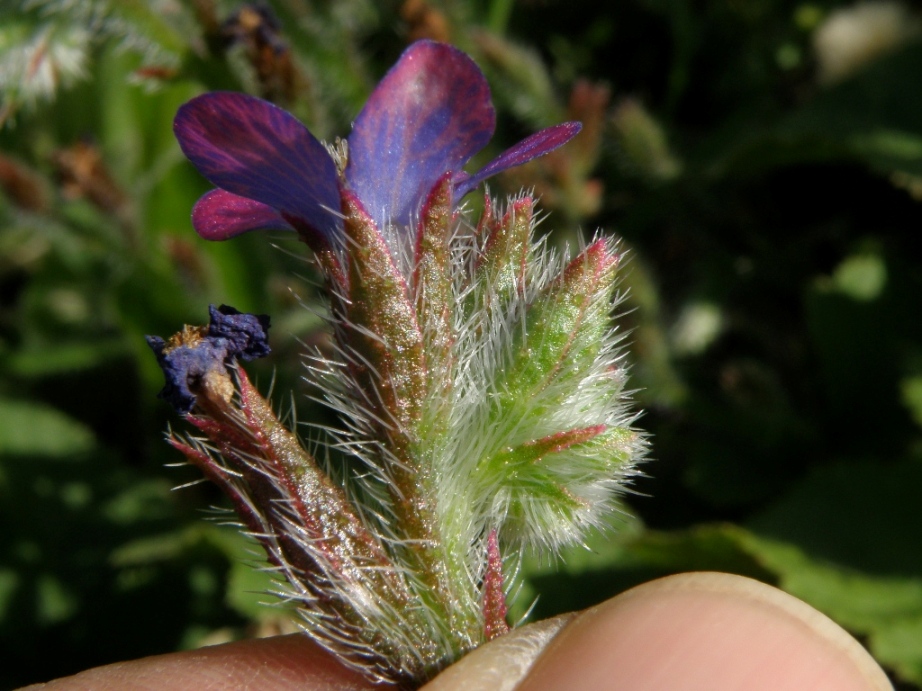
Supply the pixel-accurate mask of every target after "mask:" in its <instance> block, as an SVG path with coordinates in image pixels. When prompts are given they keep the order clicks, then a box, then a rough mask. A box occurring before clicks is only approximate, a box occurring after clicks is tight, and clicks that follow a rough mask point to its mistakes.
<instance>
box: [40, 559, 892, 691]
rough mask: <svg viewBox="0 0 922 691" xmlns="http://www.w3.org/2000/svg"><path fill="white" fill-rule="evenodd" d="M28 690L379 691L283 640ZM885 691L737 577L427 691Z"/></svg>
mask: <svg viewBox="0 0 922 691" xmlns="http://www.w3.org/2000/svg"><path fill="white" fill-rule="evenodd" d="M27 688H28V689H46V690H47V691H78V690H79V691H90V690H92V691H110V690H111V691H116V689H117V690H118V691H142V690H143V691H148V690H149V691H153V690H154V689H158V690H159V689H175V690H176V691H185V690H186V689H188V690H189V691H192V690H193V689H194V690H196V691H231V690H238V689H247V690H248V691H260V690H261V689H266V691H269V690H270V689H271V690H272V691H287V690H288V689H291V690H292V691H294V690H295V689H297V690H298V691H358V690H361V689H372V688H374V689H381V688H386V687H381V686H372V685H369V684H368V683H367V682H366V681H364V680H363V679H362V678H361V677H360V676H359V675H357V674H355V673H354V672H350V671H349V670H347V669H345V668H344V667H342V666H341V665H340V664H339V663H338V662H337V661H336V660H335V659H334V658H332V657H330V656H329V655H328V654H327V653H325V652H323V651H322V650H321V649H319V648H318V647H317V646H316V645H314V644H313V643H311V642H310V641H309V640H308V639H307V638H306V637H304V636H300V635H294V636H279V637H276V638H269V639H258V640H251V641H242V642H238V643H230V644H227V645H220V646H214V647H210V648H201V649H199V650H191V651H186V652H181V653H171V654H168V655H158V656H155V657H149V658H144V659H141V660H134V661H131V662H122V663H116V664H113V665H107V666H105V667H98V668H95V669H91V670H87V671H86V672H82V673H80V674H77V675H75V676H72V677H67V678H64V679H58V680H55V681H51V682H48V683H47V684H38V685H35V686H30V687H27ZM462 689H463V690H466V691H477V690H478V689H483V690H484V691H487V690H489V691H512V689H515V690H516V691H557V690H565V691H582V690H583V689H586V690H589V689H592V690H593V691H628V690H630V691H667V690H668V691H699V690H700V691H705V690H707V691H731V690H732V691H743V690H745V691H762V690H763V689H764V690H765V691H768V690H769V689H770V690H771V691H794V690H795V689H796V690H798V691H800V690H802V689H810V690H811V691H887V690H890V691H892V686H891V685H890V682H889V681H888V680H887V677H886V675H885V674H884V672H883V671H882V670H881V668H880V667H879V666H878V665H877V663H876V662H874V660H873V659H872V658H871V656H870V655H869V654H868V653H867V652H866V651H865V650H864V648H862V647H861V645H860V644H859V643H858V642H857V641H855V639H853V638H852V637H851V636H849V634H848V633H846V632H845V631H844V630H843V629H841V628H840V627H839V626H838V625H837V624H835V623H834V622H832V621H831V620H830V619H829V618H827V617H826V616H824V615H823V614H821V613H820V612H818V611H816V610H814V609H813V608H811V607H810V606H809V605H807V604H805V603H803V602H801V601H800V600H797V599H796V598H793V597H791V596H790V595H787V594H785V593H783V592H781V591H780V590H777V589H775V588H772V587H770V586H767V585H765V584H762V583H759V582H757V581H753V580H751V579H748V578H743V577H740V576H732V575H729V574H719V573H687V574H679V575H677V576H670V577H668V578H663V579H660V580H657V581H652V582H650V583H646V584H644V585H641V586H639V587H637V588H634V589H632V590H629V591H627V592H625V593H622V594H621V595H619V596H617V597H615V598H613V599H611V600H608V601H607V602H605V603H603V604H601V605H598V606H597V607H593V608H591V609H588V610H585V611H583V612H580V613H577V614H571V615H564V616H562V617H557V618H555V619H551V620H548V621H546V622H539V623H538V624H534V625H530V626H526V627H522V628H521V629H516V630H515V631H513V632H512V633H510V634H507V635H506V636H502V637H501V638H498V639H496V640H495V641H493V642H491V643H489V644H487V645H485V646H483V647H481V648H479V649H478V650H476V651H474V652H473V653H471V654H470V655H468V656H467V657H465V658H464V659H463V660H461V661H460V662H459V663H458V664H456V665H454V666H453V667H451V668H449V669H447V670H446V671H445V672H443V673H442V674H441V675H439V676H438V677H436V678H435V679H434V680H433V681H432V682H430V683H429V684H427V685H426V686H425V687H423V691H462Z"/></svg>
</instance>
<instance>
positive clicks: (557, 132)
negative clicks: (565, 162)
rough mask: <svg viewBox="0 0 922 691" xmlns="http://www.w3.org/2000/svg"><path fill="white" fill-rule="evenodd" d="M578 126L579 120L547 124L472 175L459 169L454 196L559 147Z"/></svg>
mask: <svg viewBox="0 0 922 691" xmlns="http://www.w3.org/2000/svg"><path fill="white" fill-rule="evenodd" d="M582 128H583V126H582V124H581V123H579V122H562V123H560V124H559V125H554V126H553V127H548V128H547V129H543V130H541V131H540V132H535V133H534V134H533V135H531V136H530V137H526V138H525V139H523V140H522V141H520V142H519V143H518V144H516V145H515V146H513V147H511V148H509V149H506V150H505V151H504V152H503V153H501V154H500V155H499V156H497V157H496V158H494V159H493V160H492V161H491V162H490V163H488V164H487V165H486V166H484V167H483V168H481V169H480V170H479V171H477V172H476V173H474V174H473V175H469V174H467V173H464V172H461V173H460V174H458V175H456V176H455V178H454V191H455V199H461V197H463V196H464V195H465V194H467V193H468V192H470V191H471V190H472V189H474V188H475V187H477V186H478V185H479V184H480V183H481V182H483V181H484V180H486V179H487V178H490V177H493V176H494V175H496V174H497V173H501V172H502V171H504V170H508V169H509V168H515V167H516V166H520V165H522V164H524V163H528V162H529V161H531V160H532V159H534V158H538V157H539V156H544V155H545V154H547V153H550V152H551V151H553V150H554V149H556V148H557V147H560V146H563V145H564V144H566V143H567V142H568V141H570V140H571V139H573V137H575V136H576V135H577V134H579V131H580V130H581V129H582Z"/></svg>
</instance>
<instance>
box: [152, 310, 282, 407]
mask: <svg viewBox="0 0 922 691" xmlns="http://www.w3.org/2000/svg"><path fill="white" fill-rule="evenodd" d="M208 314H209V316H210V320H209V323H208V330H207V332H206V333H205V334H204V336H202V334H201V333H200V332H198V331H193V334H192V337H191V338H184V335H185V333H186V332H185V331H183V332H180V334H179V336H180V339H181V340H180V342H179V343H176V342H175V341H174V340H173V339H171V340H170V342H169V343H168V342H167V341H165V340H164V339H162V338H160V337H159V336H147V337H146V339H147V344H148V345H149V346H150V348H151V350H153V351H154V353H155V354H156V356H157V363H158V364H159V365H160V368H161V369H162V370H163V377H164V386H163V389H161V391H160V393H159V394H157V395H158V396H159V397H160V398H162V399H163V400H165V401H166V402H167V403H169V404H170V405H172V406H173V408H175V409H176V411H177V412H178V413H180V414H181V415H186V414H188V413H190V412H192V409H193V408H194V407H195V401H196V394H195V393H194V392H193V389H195V388H196V387H197V386H198V385H199V382H200V381H201V379H202V377H204V376H206V375H207V374H208V373H210V372H212V371H214V370H219V371H226V370H227V367H229V366H231V365H233V363H234V361H235V360H237V359H240V360H246V361H249V360H254V359H255V358H259V357H263V356H265V355H268V354H269V352H270V349H269V334H268V331H269V317H268V316H266V315H265V314H244V313H241V312H239V311H237V310H235V309H234V308H233V307H228V306H227V305H221V306H220V307H215V306H214V305H211V306H210V307H209V308H208ZM174 338H175V337H174Z"/></svg>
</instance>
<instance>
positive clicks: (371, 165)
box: [346, 41, 496, 225]
mask: <svg viewBox="0 0 922 691" xmlns="http://www.w3.org/2000/svg"><path fill="white" fill-rule="evenodd" d="M495 126H496V114H495V112H494V110H493V104H492V102H491V99H490V88H489V86H488V85H487V82H486V79H485V78H484V76H483V73H482V72H481V71H480V69H479V68H478V67H477V65H476V64H474V61H473V60H471V59H470V58H469V57H468V56H467V55H465V54H464V53H462V52H461V51H460V50H458V49H457V48H454V47H452V46H448V45H445V44H441V43H434V42H432V41H418V42H416V43H414V44H413V45H412V46H410V47H409V48H408V49H407V50H406V51H405V52H404V53H403V55H402V56H401V58H400V60H398V62H397V64H396V65H394V67H392V68H391V70H390V71H389V72H388V73H387V74H386V75H385V77H384V79H383V80H382V81H381V83H380V84H379V85H378V87H377V88H376V89H375V91H374V93H372V95H371V98H369V100H368V103H366V104H365V107H364V108H363V109H362V112H361V113H359V115H358V117H357V118H356V120H355V126H354V128H353V130H352V134H351V135H349V164H348V166H347V167H346V179H347V181H348V182H349V186H350V187H351V188H352V190H353V191H354V192H355V193H356V195H357V196H358V198H359V199H361V201H362V205H363V206H364V207H365V209H366V211H367V212H368V213H369V214H370V215H371V216H372V218H374V219H375V220H376V221H378V222H387V221H391V222H394V223H397V224H399V225H407V224H408V223H409V222H410V215H411V214H413V213H415V212H416V211H417V208H416V207H417V205H418V204H419V203H420V202H421V201H422V200H423V199H425V198H426V194H427V193H428V192H429V190H430V189H431V188H432V186H433V185H434V184H435V183H436V182H437V181H438V179H439V178H440V177H441V176H442V175H444V174H445V173H447V172H453V171H460V170H461V168H462V167H463V166H464V164H465V163H467V162H468V161H469V160H470V159H471V157H472V156H473V155H474V154H476V153H477V152H478V151H480V150H481V149H482V148H483V147H485V146H486V145H487V142H489V141H490V137H492V136H493V129H494V128H495Z"/></svg>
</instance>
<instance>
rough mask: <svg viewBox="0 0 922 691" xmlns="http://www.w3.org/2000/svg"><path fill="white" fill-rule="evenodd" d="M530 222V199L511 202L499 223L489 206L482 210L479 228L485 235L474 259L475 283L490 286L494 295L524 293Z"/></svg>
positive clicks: (531, 204) (532, 211) (532, 212)
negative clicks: (476, 278) (476, 263)
mask: <svg viewBox="0 0 922 691" xmlns="http://www.w3.org/2000/svg"><path fill="white" fill-rule="evenodd" d="M533 218H534V201H533V200H532V199H531V197H523V198H521V199H517V200H515V201H514V202H512V204H510V206H509V209H508V210H507V211H506V213H505V214H504V215H503V218H502V219H496V218H495V217H494V212H493V210H492V207H491V206H490V205H487V206H486V207H485V209H484V216H483V218H482V219H481V228H482V230H486V231H488V232H489V235H488V236H487V240H486V244H485V245H484V248H483V252H482V254H481V255H480V257H479V258H478V266H477V273H478V281H479V282H481V283H482V285H489V286H491V287H492V290H493V292H494V293H495V294H496V295H499V296H503V295H514V294H515V293H516V291H518V292H519V293H522V292H523V291H524V290H525V267H526V265H527V260H528V251H529V246H530V241H531V230H532V220H533Z"/></svg>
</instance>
